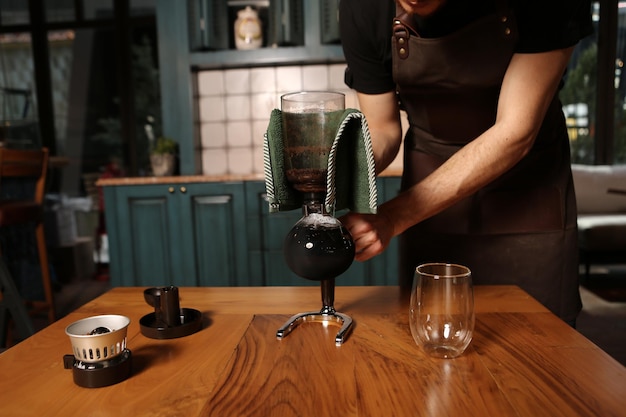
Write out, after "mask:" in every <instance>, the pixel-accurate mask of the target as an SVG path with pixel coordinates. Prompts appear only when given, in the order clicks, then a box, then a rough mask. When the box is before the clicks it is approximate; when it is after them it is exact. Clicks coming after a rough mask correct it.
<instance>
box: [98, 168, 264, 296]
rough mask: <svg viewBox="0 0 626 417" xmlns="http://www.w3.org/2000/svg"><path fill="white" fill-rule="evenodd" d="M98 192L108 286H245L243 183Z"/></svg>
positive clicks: (175, 184) (132, 187)
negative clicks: (106, 244) (101, 202)
mask: <svg viewBox="0 0 626 417" xmlns="http://www.w3.org/2000/svg"><path fill="white" fill-rule="evenodd" d="M103 189H104V198H105V204H106V209H105V215H106V226H107V234H108V239H109V258H110V264H109V267H110V275H111V284H112V285H114V286H160V285H170V284H171V285H177V286H237V285H251V284H252V283H251V282H250V281H249V278H248V277H250V274H249V271H248V257H247V256H248V255H247V251H246V245H245V240H246V222H245V219H244V215H245V211H244V207H245V200H244V184H243V182H233V183H222V182H196V183H193V182H192V183H180V182H178V180H177V181H173V182H172V183H162V184H149V185H146V184H141V185H115V186H104V187H103Z"/></svg>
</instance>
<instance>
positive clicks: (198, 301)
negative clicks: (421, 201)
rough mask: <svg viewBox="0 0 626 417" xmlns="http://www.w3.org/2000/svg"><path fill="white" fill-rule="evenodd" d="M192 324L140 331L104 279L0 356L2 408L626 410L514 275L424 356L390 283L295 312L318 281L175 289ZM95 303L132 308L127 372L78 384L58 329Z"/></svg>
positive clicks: (615, 374) (625, 377) (139, 411)
mask: <svg viewBox="0 0 626 417" xmlns="http://www.w3.org/2000/svg"><path fill="white" fill-rule="evenodd" d="M179 291H180V296H181V307H187V308H194V309H198V310H200V311H202V312H203V319H204V324H203V329H202V330H201V331H199V332H198V333H195V334H193V335H190V336H187V337H184V338H180V339H170V340H156V339H150V338H146V337H145V336H143V335H142V334H141V333H140V327H139V319H140V318H141V317H142V316H143V315H145V314H148V313H151V312H152V309H151V308H150V307H149V306H148V305H147V304H146V303H145V301H144V300H143V288H128V287H126V288H115V289H113V290H111V291H110V292H108V293H106V294H104V295H102V296H101V297H99V298H97V299H95V300H94V301H92V302H90V303H88V304H86V305H85V306H83V307H81V308H79V309H78V310H76V311H75V312H73V313H71V314H70V315H69V316H67V317H65V318H63V319H61V320H59V321H58V322H56V323H54V324H52V325H50V326H49V327H47V328H46V329H44V330H43V331H41V332H39V333H37V334H36V335H34V336H33V337H31V338H29V339H27V340H25V341H24V342H22V343H20V344H18V345H17V346H15V347H13V348H11V349H9V350H7V351H6V352H4V353H3V354H1V355H0V416H7V417H9V416H11V417H18V416H63V417H68V416H81V417H86V416H115V417H119V416H185V417H191V416H220V417H229V416H237V417H240V416H263V417H267V416H280V417H286V416H335V415H336V416H373V417H380V416H412V417H413V416H464V417H465V416H480V417H485V416H498V417H502V416H516V417H521V416H532V417H538V416H550V417H556V416H602V417H608V416H624V415H625V413H626V368H624V367H623V366H622V365H621V364H619V363H618V362H617V361H615V360H614V359H612V358H611V357H610V356H608V355H607V354H606V353H604V352H603V351H602V350H600V349H599V348H598V347H597V346H595V345H594V344H593V343H591V342H590V341H589V340H587V339H586V338H585V337H583V336H582V335H580V334H579V333H578V332H576V331H575V330H574V329H572V328H570V327H569V326H567V325H566V324H565V323H563V322H562V321H560V320H559V319H558V318H556V317H555V316H553V315H552V314H551V313H549V312H548V311H547V310H546V309H545V308H544V307H542V306H541V305H540V304H539V303H537V302H536V301H535V300H533V299H532V298H531V297H529V296H528V295H527V294H526V293H524V292H523V291H521V290H520V289H518V288H517V287H511V286H485V287H476V288H475V299H476V312H477V316H476V330H475V333H474V339H473V341H472V344H471V345H470V347H469V348H468V350H467V351H466V353H465V354H464V355H463V356H461V357H459V358H457V359H452V360H445V359H434V358H430V357H427V356H425V354H424V353H423V352H422V351H421V350H420V348H419V347H418V346H417V345H416V344H415V343H414V341H413V339H412V337H411V334H410V330H409V327H408V307H407V305H406V303H405V302H404V301H401V300H400V298H399V295H398V294H399V292H398V289H397V288H396V287H338V288H337V289H336V302H335V307H336V308H337V310H338V311H340V312H342V313H346V314H349V315H350V316H352V318H353V319H354V320H355V324H356V326H355V328H354V330H353V332H352V334H351V335H350V337H349V338H348V339H347V341H346V342H345V343H344V344H343V345H341V346H336V345H335V343H334V337H335V334H336V332H337V329H338V327H337V326H335V325H334V324H333V325H329V326H324V325H323V324H321V323H305V324H303V325H301V326H299V327H298V328H296V329H295V330H294V331H293V333H291V334H290V335H289V336H287V337H286V338H284V339H283V340H277V339H276V330H277V329H278V328H279V327H280V326H281V325H282V324H283V323H284V322H285V321H286V320H287V319H288V318H289V317H290V316H291V315H292V314H295V313H298V312H302V311H308V310H318V309H319V308H320V307H321V303H320V294H319V289H318V288H317V287H260V288H180V289H179ZM98 314H123V315H126V316H128V317H130V319H131V324H130V326H129V328H128V347H129V348H130V350H131V351H132V354H133V374H132V376H131V377H130V378H129V379H127V380H125V381H123V382H121V383H119V384H116V385H112V386H109V387H103V388H82V387H79V386H77V385H75V384H74V383H73V380H72V371H71V370H65V369H64V368H63V361H62V357H63V355H65V354H68V353H71V346H70V341H69V338H68V337H67V336H66V335H65V333H64V329H65V327H66V326H67V325H69V324H70V323H72V322H74V321H76V320H78V319H81V318H85V317H89V316H92V315H98Z"/></svg>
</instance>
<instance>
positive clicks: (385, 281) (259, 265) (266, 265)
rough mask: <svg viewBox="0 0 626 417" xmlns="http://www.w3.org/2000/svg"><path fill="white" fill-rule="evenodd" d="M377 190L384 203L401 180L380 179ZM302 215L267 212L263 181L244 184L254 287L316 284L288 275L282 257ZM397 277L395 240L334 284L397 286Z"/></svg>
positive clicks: (288, 212) (341, 276) (359, 263)
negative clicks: (292, 231) (377, 254)
mask: <svg viewBox="0 0 626 417" xmlns="http://www.w3.org/2000/svg"><path fill="white" fill-rule="evenodd" d="M377 187H378V194H379V201H380V202H382V201H386V200H388V199H389V198H391V197H393V196H394V195H396V194H397V192H398V190H399V187H400V179H399V178H397V177H384V178H379V179H378V180H377ZM341 214H342V213H338V214H337V216H340V215H341ZM301 216H302V213H301V212H300V210H292V211H286V212H279V213H270V212H269V206H268V203H267V198H266V195H265V184H264V183H263V182H262V181H250V182H246V219H247V224H248V253H249V257H250V258H249V259H250V270H251V274H252V275H253V277H254V278H253V281H254V282H255V284H257V285H318V283H317V282H315V281H309V280H306V279H304V278H300V277H298V276H297V275H295V274H294V273H293V272H291V270H290V269H289V268H288V267H287V265H286V263H285V260H284V258H283V240H284V238H285V236H286V235H287V233H288V232H289V230H291V228H292V227H293V225H294V224H295V223H296V222H297V221H298V219H300V217H301ZM397 276H398V266H397V243H396V241H395V239H394V240H393V241H392V242H391V245H390V247H389V248H388V250H387V251H385V252H384V253H383V254H381V255H379V256H377V257H375V258H373V259H371V260H368V261H366V262H354V263H353V264H352V265H351V266H350V268H349V269H348V270H347V271H346V272H345V273H343V274H342V275H340V276H339V277H337V285H396V284H397V282H398V280H397Z"/></svg>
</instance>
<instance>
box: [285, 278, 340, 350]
mask: <svg viewBox="0 0 626 417" xmlns="http://www.w3.org/2000/svg"><path fill="white" fill-rule="evenodd" d="M320 286H321V289H322V305H323V307H322V309H321V310H320V311H309V312H306V313H298V314H295V315H293V316H291V318H290V319H289V320H287V322H286V323H285V324H283V325H282V326H281V327H280V328H279V329H278V331H277V332H276V338H277V339H278V340H281V339H282V338H283V337H286V336H287V335H288V334H289V333H291V332H292V331H293V329H295V328H296V326H297V325H298V324H300V323H302V322H305V321H311V322H322V323H325V322H329V321H335V322H337V323H342V326H341V328H340V329H339V332H337V336H335V344H336V345H337V346H341V344H343V342H345V341H346V339H347V338H348V334H349V333H350V330H352V318H351V317H350V316H348V315H346V314H342V313H338V312H336V311H335V307H333V304H334V299H335V279H334V278H333V279H326V280H322V281H321V283H320Z"/></svg>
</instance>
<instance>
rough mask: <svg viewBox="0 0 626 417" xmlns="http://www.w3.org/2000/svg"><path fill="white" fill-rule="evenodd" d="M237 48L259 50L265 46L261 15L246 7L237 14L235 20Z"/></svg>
mask: <svg viewBox="0 0 626 417" xmlns="http://www.w3.org/2000/svg"><path fill="white" fill-rule="evenodd" d="M234 30H235V47H236V48H237V49H241V50H245V49H257V48H260V47H261V46H262V44H263V31H262V28H261V19H259V14H258V13H257V12H256V10H254V9H253V8H251V7H250V6H246V8H245V9H242V10H239V11H238V12H237V20H235V27H234Z"/></svg>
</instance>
